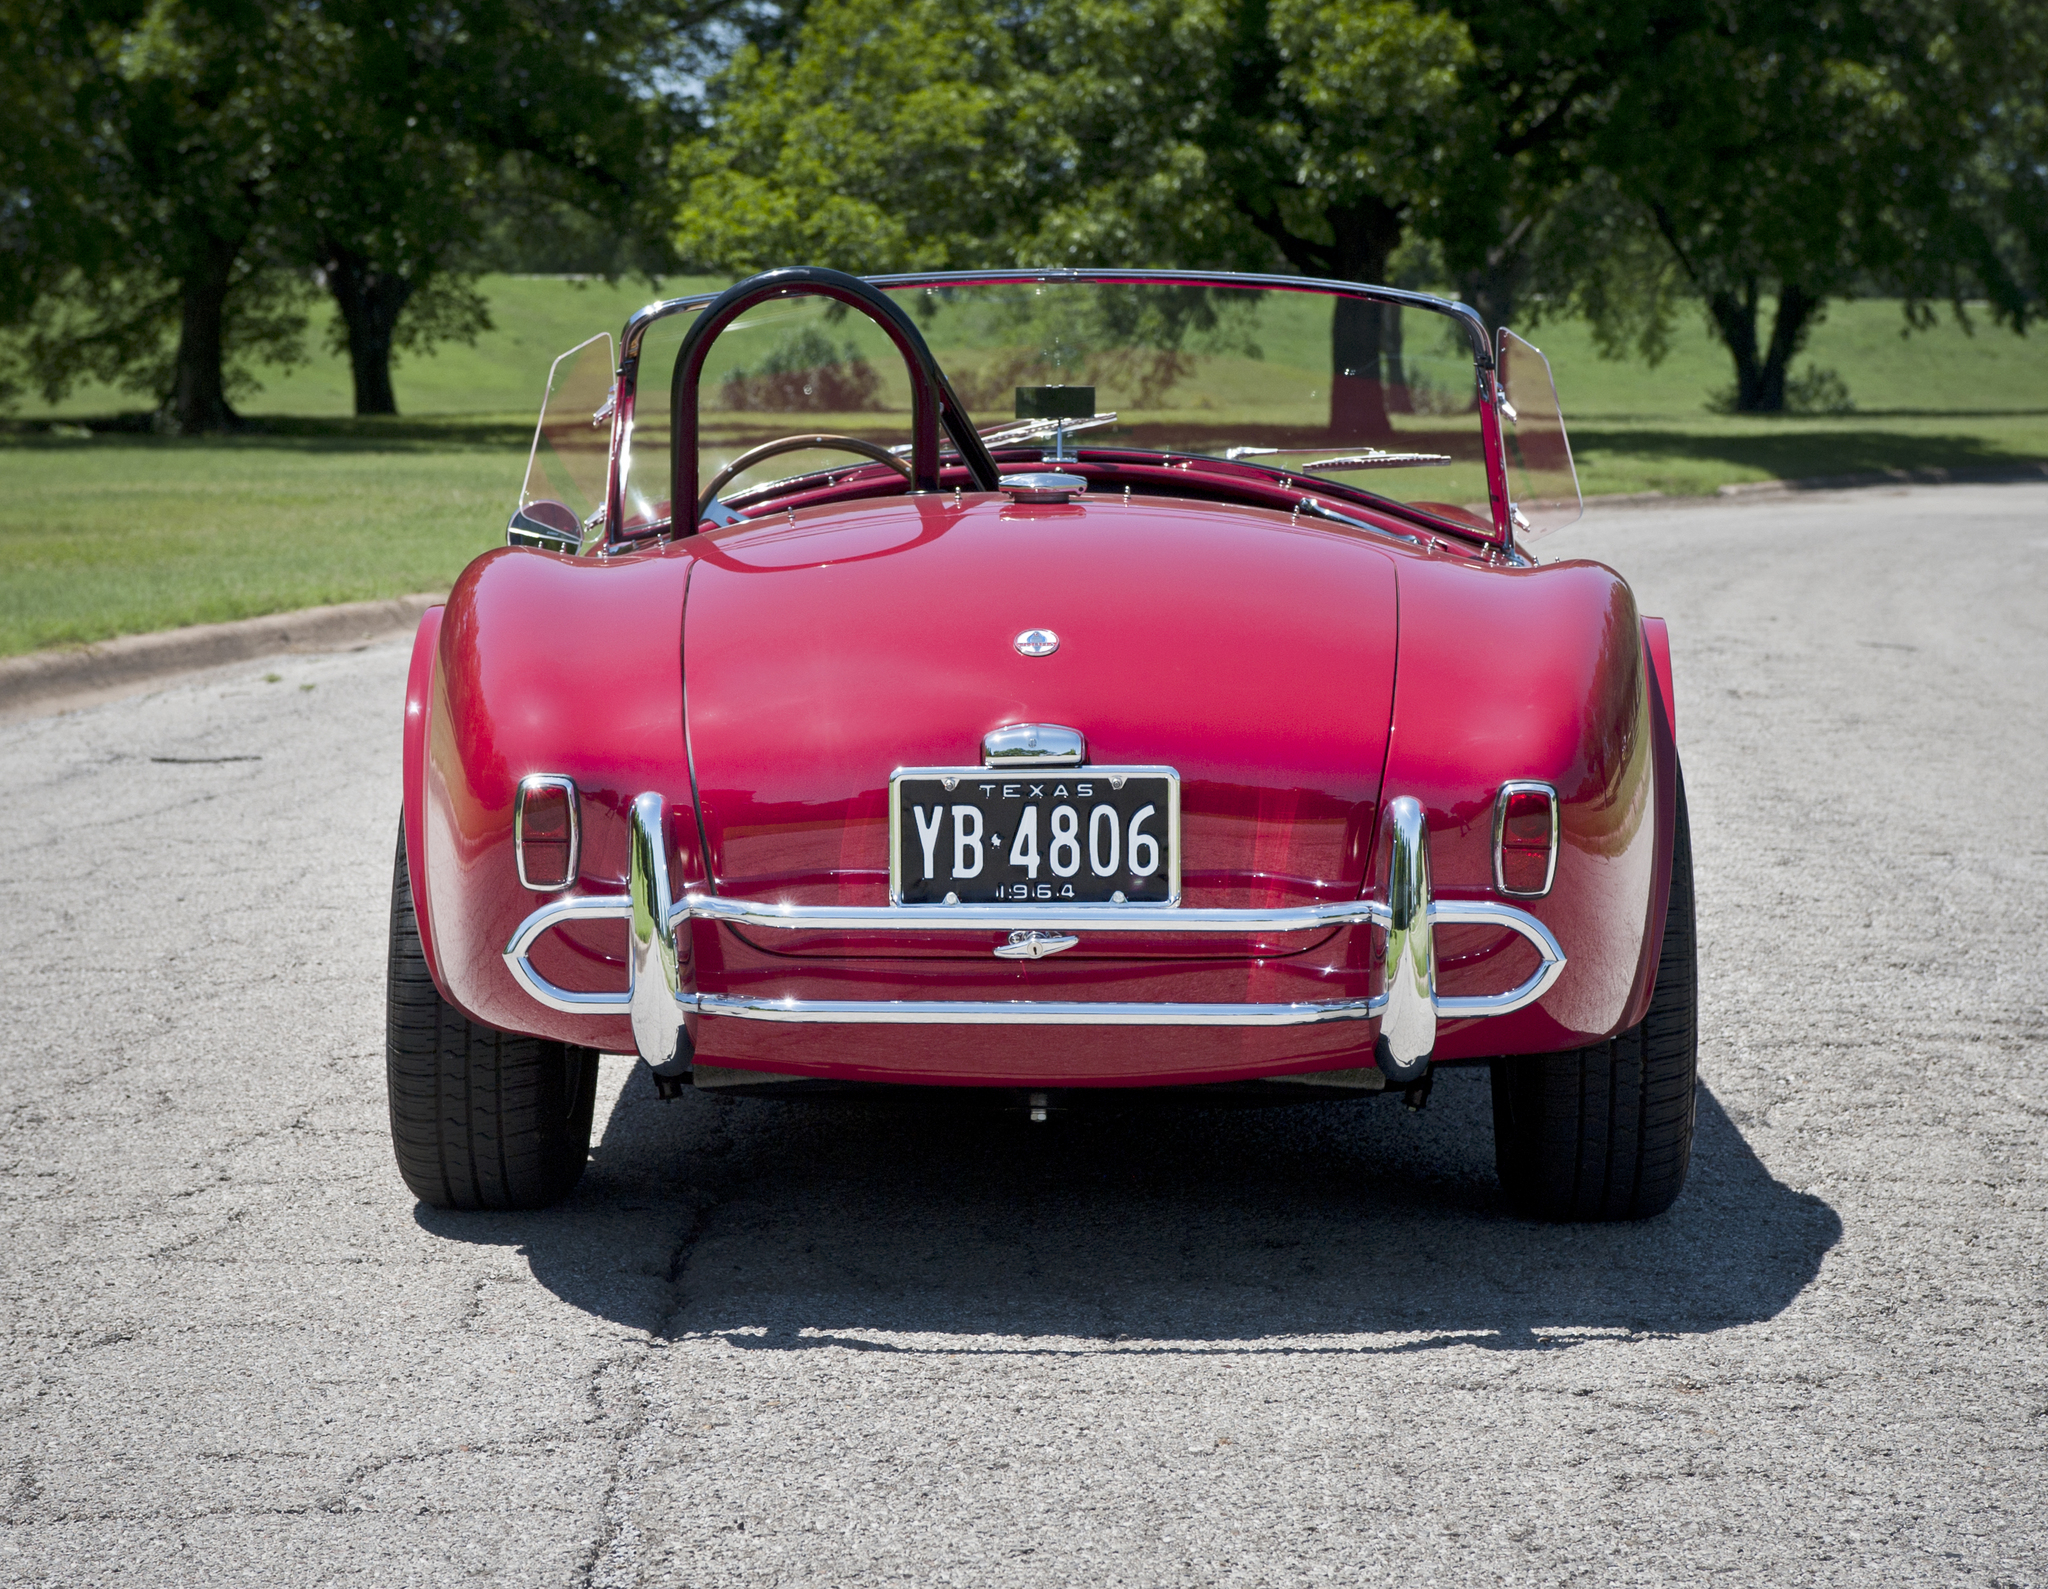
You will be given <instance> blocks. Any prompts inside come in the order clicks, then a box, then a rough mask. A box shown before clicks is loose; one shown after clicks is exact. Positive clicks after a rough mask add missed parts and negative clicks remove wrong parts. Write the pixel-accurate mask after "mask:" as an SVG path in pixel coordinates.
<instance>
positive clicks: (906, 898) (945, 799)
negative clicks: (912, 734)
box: [889, 767, 1180, 905]
mask: <svg viewBox="0 0 2048 1589" xmlns="http://www.w3.org/2000/svg"><path fill="white" fill-rule="evenodd" d="M889 787H890V808H889V826H890V833H891V838H892V840H893V846H892V848H893V853H892V854H891V856H890V892H891V895H892V897H893V898H894V899H895V901H896V903H898V904H899V905H993V904H999V903H1000V904H1043V905H1076V904H1079V905H1116V904H1144V905H1165V904H1171V903H1174V902H1175V901H1177V900H1178V899H1179V898H1180V780H1179V778H1178V777H1177V776H1175V774H1174V773H1173V772H1172V771H1170V770H1168V769H1164V768H1156V767H1153V768H1145V769H1143V770H1140V769H1136V768H1118V767H1109V768H1082V769H1078V770H1065V769H1062V770H1059V771H1054V772H1030V771H1026V770H1024V769H1021V768H1014V767H1012V768H1005V769H1004V770H1003V771H1002V773H1001V774H1000V775H998V774H996V773H992V772H989V771H987V770H985V769H982V768H978V767H972V768H966V767H963V768H951V767H943V768H927V767H918V768H911V769H908V770H906V771H903V772H899V773H897V774H896V776H895V777H894V778H893V779H892V780H891V781H890V786H889Z"/></svg>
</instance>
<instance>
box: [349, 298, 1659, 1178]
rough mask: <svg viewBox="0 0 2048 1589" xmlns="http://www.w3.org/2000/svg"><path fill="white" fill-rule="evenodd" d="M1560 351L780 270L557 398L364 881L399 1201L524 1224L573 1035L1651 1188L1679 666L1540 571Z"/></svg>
mask: <svg viewBox="0 0 2048 1589" xmlns="http://www.w3.org/2000/svg"><path fill="white" fill-rule="evenodd" d="M1578 510H1579V502H1578V488H1577V484H1576V481H1575V478H1574V476H1573V473H1572V468H1571V463H1570V454H1569V450H1568V448H1567V446H1566V442H1565V436H1564V428H1563V422H1562V420H1561V418H1560V417H1559V415H1558V412H1557V404H1556V395H1555V389H1554V387H1553V386H1552V384H1551V378H1550V373H1549V367H1548V365H1547V364H1545V363H1544V361H1543V358H1542V356H1541V354H1539V353H1538V352H1537V351H1536V350H1535V349H1533V348H1531V347H1529V346H1528V345H1527V344H1526V343H1524V342H1522V341H1521V340H1520V339H1518V338H1516V337H1515V336H1513V335H1512V333H1509V332H1507V331H1502V332H1501V333H1500V334H1499V336H1498V337H1497V338H1494V337H1490V336H1489V335H1488V333H1487V330H1486V328H1485V326H1484V324H1483V323H1482V321H1481V320H1480V319H1479V317H1478V316H1477V315H1476V314H1475V313H1474V312H1473V311H1472V310H1471V309H1470V308H1468V307H1467V306H1465V305H1463V304H1460V303H1456V302H1451V301H1446V300H1443V299H1438V298H1433V297H1428V296H1425V295H1422V294H1417V293H1408V292H1400V291H1394V290H1391V289H1386V288H1379V287H1366V286H1356V285H1351V284H1346V283H1341V282H1328V281H1313V280H1305V279H1301V278H1297V277H1277V276H1247V275H1216V274H1202V273H1187V272H1176V273H1160V272H1144V271H1106V270H1105V271H1068V270H1047V271H1029V272H1024V271H1019V272H1007V273H1003V272H996V273H964V274H963V273H950V274H930V275H919V276H896V277H878V278H872V279H859V278H855V277H852V276H847V275H842V274H839V273H837V272H834V271H829V270H822V269H815V268H800V269H786V270H774V271H769V272H767V273H766V274H763V275H759V276H755V277H753V278H752V279H750V280H747V281H743V282H741V283H740V284H738V285H737V286H735V287H732V288H730V289H729V290H727V291H725V292H722V293H718V294H715V295H702V296H696V297H687V298H679V299H675V300H672V301H667V302H662V303H657V304H653V305H651V306H649V307H648V308H646V309H644V310H642V311H641V312H640V313H638V314H636V315H635V316H634V317H633V318H632V319H631V320H630V321H629V322H628V323H627V325H626V327H625V330H624V333H623V337H622V339H621V341H620V342H619V343H618V345H617V346H616V348H614V345H613V343H612V340H611V338H610V337H609V336H608V335H600V336H597V337H594V338H592V339H591V341H590V342H588V343H586V344H584V345H583V346H582V347H581V348H579V349H576V350H573V351H572V352H571V353H570V354H566V355H564V356H563V358H562V359H560V360H558V361H557V362H556V365H555V367H554V369H553V371H552V373H551V375H550V378H549V389H548V394H547V399H546V402H545V405H544V408H543V415H542V419H541V422H540V425H539V427H538V429H537V432H536V436H535V442H534V450H533V456H532V460H531V462H530V464H529V469H528V474H527V479H526V484H525V487H524V489H523V490H522V492H521V495H520V501H519V505H518V509H517V511H516V512H515V513H514V515H513V517H512V521H511V527H510V530H509V532H508V540H509V542H510V544H509V545H507V546H505V547H501V548H499V549H496V550H494V551H491V552H489V553H487V554H485V555H484V556H481V557H479V558H478V559H477V560H476V561H475V562H474V563H472V564H471V565H470V566H469V567H468V569H466V570H465V571H464V573H463V574H462V576H461V578H460V579H459V580H458V581H457V582H456V585H455V588H454V590H453V592H452V593H451V594H450V596H449V598H448V601H447V603H446V605H445V606H442V607H438V608H435V609H434V610H432V611H431V612H429V613H428V614H427V615H426V618H425V620H424V621H423V622H422V624H421V626H420V630H419V635H418V639H417V641H416V644H415V647H414V651H413V659H412V667H411V676H410V681H409V684H408V690H407V698H406V716H405V743H404V769H405V787H404V808H403V814H402V823H401V828H400V835H399V845H398V855H397V865H396V870H395V875H394V881H393V897H392V915H391V960H390V1024H389V1053H388V1059H389V1077H390V1098H391V1125H392V1134H393V1137H394V1140H395V1144H396V1149H397V1156H398V1162H399V1167H400V1169H401V1171H402V1173H403V1175H404V1177H405V1180H406V1183H407V1185H408V1186H410V1187H411V1188H412V1190H413V1192H414V1193H415V1194H416V1195H418V1196H419V1197H420V1198H422V1199H424V1200H425V1201H427V1202H429V1203H432V1204H436V1205H440V1206H444V1207H459V1208H511V1207H531V1206H536V1205H540V1204H545V1203H547V1202H550V1201H552V1200H554V1199H556V1198H559V1197H561V1196H562V1195H563V1194H564V1193H566V1192H567V1191H568V1190H569V1188H570V1187H571V1186H572V1185H573V1184H574V1183H575V1182H576V1180H577V1178H578V1176H579V1175H580V1174H581V1172H582V1169H583V1165H584V1162H585V1160H586V1158H587V1156H588V1150H589V1140H590V1129H591V1114H592V1103H593V1090H594V1086H595V1082H596V1075H597V1057H598V1055H599V1054H600V1053H602V1052H615V1053H622V1054H627V1053H630V1054H637V1055H638V1056H639V1058H640V1059H641V1060H642V1061H644V1062H645V1064H646V1066H647V1068H648V1070H649V1071H650V1072H651V1073H652V1078H653V1084H654V1086H655V1088H656V1089H657V1090H658V1091H659V1092H660V1093H661V1094H662V1095H663V1096H665V1097H674V1096H678V1095H680V1094H682V1093H683V1092H684V1091H686V1090H687V1089H691V1088H705V1089H721V1090H725V1091H727V1092H729V1093H730V1092H739V1093H768V1092H776V1093H793V1094H794V1093H803V1092H806V1091H814V1092H815V1091H835V1090H838V1091H844V1090H846V1089H848V1088H854V1087H863V1088H869V1089H878V1088H889V1087H894V1088H898V1089H901V1088H907V1087H926V1088H931V1087H946V1088H978V1089H984V1090H985V1091H984V1093H983V1094H982V1096H984V1097H986V1098H988V1099H990V1100H991V1101H1002V1102H1006V1103H1008V1104H1010V1105H1014V1107H1016V1108H1018V1109H1020V1110H1023V1111H1026V1112H1028V1114H1029V1117H1030V1118H1032V1119H1034V1120H1043V1119H1045V1118H1046V1117H1047V1115H1048V1114H1049V1113H1052V1112H1057V1111H1058V1110H1060V1109H1062V1108H1066V1107H1081V1106H1084V1105H1085V1104H1086V1103H1087V1102H1088V1100H1089V1099H1090V1097H1091V1096H1094V1097H1100V1096H1101V1091H1102V1090H1103V1089H1123V1090H1124V1091H1123V1093H1122V1096H1123V1097H1124V1098H1126V1099H1128V1098H1129V1097H1130V1096H1131V1093H1130V1091H1129V1090H1130V1089H1153V1090H1155V1091H1156V1092H1158V1093H1159V1094H1161V1095H1169V1094H1170V1095H1172V1096H1177V1097H1182V1098H1186V1097H1191V1096H1192V1097H1196V1098H1203V1097H1215V1098H1218V1099H1222V1098H1249V1097H1265V1098H1268V1099H1290V1100H1292V1099H1299V1100H1328V1099H1334V1098H1339V1097H1344V1096H1365V1095H1370V1094H1373V1093H1379V1092H1391V1093H1395V1094H1398V1095H1399V1096H1401V1097H1403V1098H1405V1099H1406V1100H1407V1101H1408V1103H1409V1104H1410V1105H1411V1106H1414V1107H1420V1106H1421V1104H1422V1103H1423V1102H1424V1101H1425V1100H1426V1098H1427V1096H1428V1092H1429V1088H1430V1084H1431V1078H1432V1075H1433V1072H1434V1069H1435V1068H1436V1067H1439V1066H1444V1065H1472V1064H1486V1065H1489V1066H1490V1067H1491V1071H1492V1095H1493V1109H1494V1125H1495V1138H1496V1158H1497V1163H1498V1167H1499V1173H1500V1180H1501V1185H1502V1188H1503V1190H1504V1193H1505V1195H1506V1197H1507V1199H1508V1200H1509V1202H1510V1203H1511V1204H1512V1205H1513V1206H1515V1207H1517V1208H1519V1209H1521V1210H1524V1211H1526V1212H1528V1213H1531V1214H1534V1215H1537V1216H1540V1217H1547V1218H1556V1219H1635V1218H1641V1217H1644V1216H1647V1215H1651V1214H1655V1213H1657V1212H1659V1211H1660V1210H1662V1209H1664V1208H1665V1207H1666V1206H1668V1205H1669V1203H1670V1202H1671V1200H1672V1199H1673V1198H1674V1197H1675V1196H1676V1195H1677V1193H1678V1191H1679V1188H1680V1186H1681V1185H1682V1183H1683V1181H1684V1178H1685V1173H1686V1166H1687V1160H1688V1156H1689V1152H1690V1146H1691V1138H1692V1129H1693V1093H1694V1058H1695V1019H1694V952H1693V909H1692V877H1691V854H1690V848H1689V841H1688V836H1687V825H1686V812H1685V794H1684V789H1683V785H1682V783H1681V781H1680V777H1679V767H1678V758H1677V751H1676V743H1675V739H1674V734H1673V717H1674V714H1673V706H1672V694H1671V667H1670V657H1669V648H1668V645H1667V642H1666V637H1665V632H1664V627H1663V625H1662V623H1661V622H1660V621H1659V620H1657V619H1654V618H1646V617H1643V616H1641V615H1640V614H1639V613H1638V612H1637V610H1636V605H1635V601H1634V598H1633V597H1632V596H1631V594H1630V592H1629V588H1628V586H1627V585H1626V584H1625V583H1624V582H1623V581H1622V580H1621V578H1620V577H1619V576H1618V575H1616V574H1615V573H1614V572H1612V571H1611V570H1609V569H1607V568H1604V567H1602V566H1600V565H1599V564H1596V563H1591V562H1583V561H1566V562H1553V563H1548V564H1543V565H1540V566H1539V564H1538V563H1537V562H1536V561H1535V560H1534V559H1533V558H1532V556H1531V555H1530V553H1529V551H1528V549H1527V548H1528V545H1529V543H1530V541H1531V540H1533V539H1534V538H1535V537H1536V536H1537V535H1538V534H1540V533H1541V532H1542V531H1543V530H1545V529H1547V528H1551V527H1555V525H1556V524H1558V523H1560V522H1565V521H1568V520H1569V519H1570V518H1572V517H1575V516H1576V515H1577V513H1578Z"/></svg>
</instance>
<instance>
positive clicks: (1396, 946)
mask: <svg viewBox="0 0 2048 1589" xmlns="http://www.w3.org/2000/svg"><path fill="white" fill-rule="evenodd" d="M666 809H667V802H666V800H665V799H664V798H663V797H662V796H661V795H659V794H653V793H650V794H643V795H641V796H640V797H639V798H638V799H636V800H635V801H634V802H633V812H632V821H633V836H632V845H631V862H630V877H629V883H628V890H627V892H626V893H625V894H616V895H600V896H589V895H586V896H583V897H580V898H568V899H560V900H556V901H554V902H553V903H551V904H547V905H543V906H542V907H541V908H540V909H539V910H536V911H535V912H534V913H533V914H532V915H530V916H528V917H527V918H526V920H525V921H523V922H521V923H520V924H519V930H518V931H517V932H515V933H514V934H513V935H512V941H511V942H510V943H508V944H507V945H506V946H505V964H506V965H507V966H508V967H509V968H510V969H511V972H512V975H513V977H514V978H515V979H516V980H517V981H518V983H519V985H520V987H522V988H523V989H525V991H526V992H527V993H528V994H529V995H530V996H531V997H532V998H533V999H534V1000H536V1001H537V1002H538V1003H540V1004H543V1005H545V1006H547V1007H548V1008H549V1009H551V1010H561V1011H565V1012H567V1013H569V1014H572V1015H630V1016H631V1018H632V1022H633V1036H634V1040H635V1042H636V1043H637V1044H638V1046H639V1050H640V1055H641V1057H642V1058H643V1059H645V1060H646V1061H647V1062H648V1064H649V1065H651V1066H652V1067H654V1069H655V1070H657V1071H671V1072H673V1071H676V1070H678V1069H679V1068H681V1067H685V1066H687V1065H688V1063H689V1059H690V1055H691V1053H692V1052H693V1050H694V1048H695V1022H696V1020H697V1019H698V1018H699V1017H715V1018H718V1019H730V1020H743V1021H784V1022H799V1023H826V1024H847V1025H874V1024H893V1025H922V1026H1312V1025H1317V1024H1319V1023H1322V1022H1325V1021H1371V1020H1377V1021H1378V1022H1379V1023H1380V1032H1379V1041H1378V1062H1379V1066H1380V1069H1381V1070H1382V1071H1383V1072H1385V1073H1386V1076H1387V1079H1388V1080H1389V1081H1390V1082H1395V1083H1400V1082H1404V1081H1408V1080H1411V1079H1413V1078H1414V1077H1417V1076H1419V1075H1421V1073H1422V1072H1423V1070H1424V1069H1425V1068H1426V1067H1427V1065H1428V1063H1429V1054H1430V1051H1431V1049H1432V1048H1434V1047H1435V1044H1436V1024H1437V1021H1438V1020H1439V1019H1469V1018H1471V1017H1475V1016H1493V1015H1507V1014H1509V1013H1511V1012H1512V1011H1515V1010H1520V1009H1525V1008H1527V1007H1528V1006H1529V1005H1531V1004H1534V1003H1535V1002H1536V1001H1537V1000H1538V999H1540V998H1542V997H1543V995H1544V994H1545V993H1547V992H1549V991H1550V988H1551V986H1552V984H1553V983H1555V982H1556V981H1557V978H1558V976H1559V974H1560V973H1562V972H1563V970H1564V964H1565V957H1564V951H1563V950H1562V949H1561V948H1559V947H1558V942H1557V939H1556V938H1555V937H1553V936H1552V934H1551V932H1550V929H1549V928H1547V927H1545V926H1544V925H1543V923H1542V922H1540V921H1538V920H1537V919H1536V918H1535V917H1534V916H1531V915H1530V914H1529V913H1528V912H1527V911H1524V910H1518V909H1517V908H1515V907H1514V906H1512V905H1506V904H1500V903H1496V902H1494V901H1492V900H1464V899H1456V900H1450V899H1446V900H1440V899H1435V898H1433V897H1432V895H1431V890H1430V879H1429V834H1428V829H1427V825H1426V824H1425V822H1424V819H1423V812H1422V807H1421V805H1420V803H1419V802H1417V801H1415V800H1413V799H1410V798H1408V797H1406V796H1403V797H1401V798H1399V799H1395V800H1391V801H1389V802H1388V803H1387V807H1386V813H1385V816H1384V817H1383V819H1382V822H1381V840H1382V844H1383V846H1384V848H1385V850H1386V854H1387V865H1386V868H1385V874H1384V875H1385V876H1386V878H1387V888H1386V893H1387V897H1386V898H1385V899H1362V900H1356V901H1348V902H1344V903H1340V904H1330V905H1302V906H1296V907H1290V908H1286V909H1272V910H1190V909H1185V908H1182V907H1178V906H1160V905H1125V906H1115V905H1095V906H1089V907H1086V908H1083V909H1069V910H1064V911H1062V910H1059V909H1057V908H1051V909H1048V908H1043V907H1031V906H1023V907H1017V906H1008V905H957V906H943V907H923V908H920V907H914V906H911V907H906V906H887V905H884V906H843V905H772V904H764V903H762V902H759V901H755V900H741V899H720V898H717V897H715V896H713V895H708V894H688V895H685V896H684V897H683V898H682V899H680V900H677V899H675V898H674V897H673V895H672V893H671V891H670V888H669V875H668V847H667V844H666V841H665V838H664V832H663V819H664V813H665V811H666ZM620 918H623V919H625V920H626V921H628V922H629V923H630V924H631V937H632V949H631V952H630V971H631V983H630V986H628V987H627V988H625V989H623V990H621V991H619V992H612V993H578V992H574V991H572V990H570V989H567V988H559V987H556V986H555V985H554V984H553V983H552V982H550V981H548V980H547V979H546V978H545V977H543V976H542V975H541V974H540V972H539V971H537V970H536V969H535V968H534V965H533V961H532V959H531V958H530V957H531V954H532V950H533V945H534V943H535V942H536V941H537V940H538V939H539V938H540V936H541V934H542V933H544V932H547V931H548V930H549V929H550V928H553V927H558V926H561V925H563V924H565V923H567V922H572V921H596V920H613V919H620ZM692 921H713V922H724V923H727V924H728V925H731V926H735V927H752V928H756V929H766V930H777V929H780V930H787V931H807V932H817V931H827V932H908V933H926V932H1002V931H1005V930H1011V931H1028V930H1038V931H1046V932H1070V933H1083V932H1085V933H1100V932H1139V933H1232V934H1239V935H1243V934H1273V933H1290V932H1313V931H1317V930H1320V929H1327V928H1331V927H1343V926H1358V925H1362V924H1371V925H1375V926H1379V927H1381V928H1383V929H1385V931H1386V934H1387V953H1386V965H1387V980H1386V986H1385V988H1384V989H1383V990H1382V991H1381V992H1379V993H1377V994H1375V995H1373V996H1372V997H1371V998H1365V999H1328V1000H1319V1001H1311V1002H1304V1003H1297V1004H1186V1003H1164V1002H1159V1003H1155V1002H1144V1003H1122V1002H1112V1001H1103V1002H1094V1001H1085V1002H1084V1001H1069V1000H1028V999H1017V1000H994V999H788V998H784V999H775V998H756V997H748V996H744V995H734V994H724V993H700V992H698V991H697V989H696V986H695V982H696V978H695V976H694V974H693V968H692V966H691V963H690V937H689V932H688V927H689V923H690V922H692ZM1453 925H1456V926H1492V927H1500V928H1504V929H1506V930H1508V931H1510V932H1514V933H1519V934H1520V935H1521V936H1522V937H1523V938H1524V939H1526V940H1527V941H1528V942H1529V943H1530V945H1531V946H1533V947H1534V948H1535V950H1536V953H1537V956H1538V958H1539V960H1540V962H1541V963H1540V964H1539V965H1538V966H1537V968H1536V971H1535V972H1534V974H1532V975H1531V976H1530V977H1529V978H1528V980H1526V981H1525V982H1523V983H1522V985H1521V986H1520V987H1516V988H1511V989H1509V990H1508V991H1507V992H1505V993H1492V994H1481V995H1468V996H1456V997H1447V996H1445V995H1442V994H1439V993H1438V992H1437V991H1436V949H1435V943H1434V933H1433V929H1434V928H1436V927H1439V926H1453Z"/></svg>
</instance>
